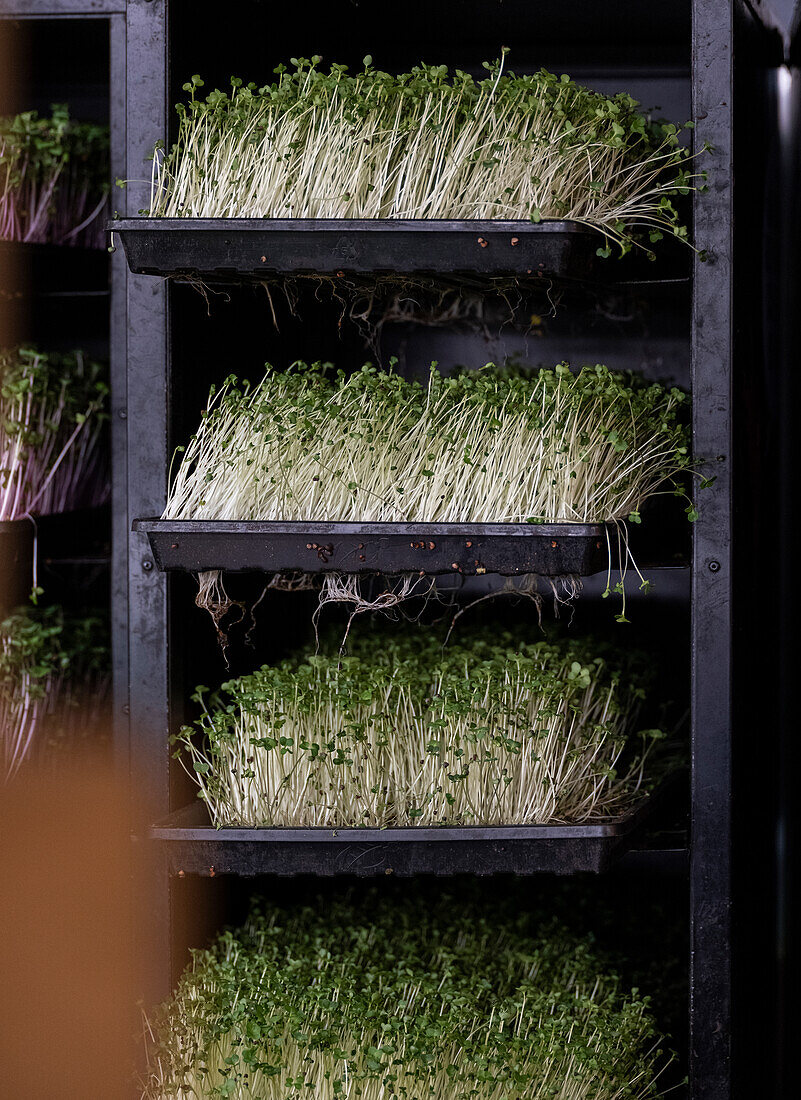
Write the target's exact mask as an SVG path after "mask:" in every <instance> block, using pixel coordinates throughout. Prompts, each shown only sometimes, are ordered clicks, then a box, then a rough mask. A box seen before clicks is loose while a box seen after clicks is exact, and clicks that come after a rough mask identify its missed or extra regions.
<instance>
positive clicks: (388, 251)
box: [107, 218, 603, 281]
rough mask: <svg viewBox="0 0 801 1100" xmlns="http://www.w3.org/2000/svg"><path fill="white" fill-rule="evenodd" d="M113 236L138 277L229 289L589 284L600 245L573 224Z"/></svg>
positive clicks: (414, 224)
mask: <svg viewBox="0 0 801 1100" xmlns="http://www.w3.org/2000/svg"><path fill="white" fill-rule="evenodd" d="M107 228H108V229H109V230H110V231H112V232H113V234H114V240H115V244H116V243H117V242H119V243H121V244H122V247H123V249H124V250H125V255H126V258H127V260H128V265H129V267H130V269H131V271H133V272H134V273H136V274H138V275H171V276H181V275H206V276H209V277H215V278H216V279H220V280H223V281H224V280H225V279H226V278H234V279H240V278H249V279H253V278H258V277H259V276H260V275H263V274H265V273H270V274H275V273H283V274H287V273H291V272H296V273H304V272H307V273H314V272H318V273H322V274H330V275H336V274H337V273H338V272H342V273H345V272H421V273H423V272H430V273H435V274H436V273H441V274H453V273H454V272H460V271H464V272H478V273H481V274H485V275H503V274H514V275H518V276H522V275H534V276H537V275H548V276H564V277H566V278H585V277H586V276H587V275H589V274H590V272H591V270H592V267H593V264H594V257H595V252H596V249H597V248H598V247H599V240H600V238H599V236H598V234H597V233H595V232H593V231H592V230H590V229H587V228H586V226H583V225H579V224H578V223H576V222H569V221H544V222H540V223H539V224H537V225H535V224H534V223H533V222H530V221H525V222H517V221H478V220H474V221H440V220H433V219H430V220H418V221H403V220H400V219H398V220H378V219H376V220H358V219H334V218H332V219H298V218H121V219H118V220H117V221H112V222H108V223H107ZM601 243H603V242H601Z"/></svg>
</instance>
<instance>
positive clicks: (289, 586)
mask: <svg viewBox="0 0 801 1100" xmlns="http://www.w3.org/2000/svg"><path fill="white" fill-rule="evenodd" d="M318 583H319V580H318V576H317V574H315V573H301V572H300V571H299V570H296V571H295V572H293V573H273V575H272V576H271V577H270V579H269V581H268V582H267V584H266V586H265V592H266V590H267V589H268V588H270V589H273V590H274V591H276V592H311V591H312V590H313V589H315V588H317V586H318ZM263 598H264V593H262V595H261V596H260V597H259V603H261V600H262V599H263Z"/></svg>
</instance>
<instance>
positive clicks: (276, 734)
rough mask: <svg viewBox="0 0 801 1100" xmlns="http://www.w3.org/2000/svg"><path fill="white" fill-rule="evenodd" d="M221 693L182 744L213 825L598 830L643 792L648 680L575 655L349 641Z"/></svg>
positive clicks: (382, 639)
mask: <svg viewBox="0 0 801 1100" xmlns="http://www.w3.org/2000/svg"><path fill="white" fill-rule="evenodd" d="M349 648H350V655H349V656H339V655H338V654H334V655H333V656H326V655H322V656H309V655H305V654H303V655H300V656H298V657H296V658H294V659H290V660H287V661H284V662H283V663H281V664H279V665H278V666H275V667H270V666H264V667H263V668H261V669H259V670H257V671H256V672H253V673H251V674H250V675H247V676H242V677H240V678H238V679H235V680H231V681H229V682H227V683H225V684H224V685H223V688H222V692H221V693H220V695H218V696H215V697H213V698H212V699H211V701H209V700H208V698H207V696H206V689H205V688H199V689H198V692H197V693H196V699H197V700H198V701H199V702H201V704H202V706H203V713H202V716H201V718H200V719H199V721H198V723H197V727H196V728H192V727H184V728H183V729H182V731H181V732H180V734H179V735H178V741H179V743H180V745H181V748H182V750H184V751H185V752H188V754H189V757H190V761H191V768H192V770H193V771H194V773H195V776H196V778H197V782H198V784H199V788H200V797H201V798H202V799H204V801H205V802H206V803H207V805H208V806H209V809H210V812H211V816H212V819H213V821H214V823H215V824H216V825H218V826H222V825H242V826H248V827H258V826H333V827H336V826H343V827H344V826H367V827H377V828H380V827H383V826H410V825H443V824H451V825H463V824H468V825H469V824H488V825H502V824H515V825H516V824H520V825H523V824H541V823H546V822H557V821H558V822H581V821H592V820H599V819H603V818H607V817H609V816H613V815H615V814H618V813H620V812H622V811H623V810H625V809H627V808H630V807H631V806H632V805H633V804H634V803H635V802H636V800H637V799H638V798H641V797H642V795H643V792H644V789H645V782H644V768H645V762H646V758H647V756H648V753H649V750H650V748H651V747H652V745H653V743H654V741H655V740H657V739H658V738H659V737H660V736H661V734H660V733H659V731H656V730H645V731H640V732H635V722H636V717H637V711H638V709H639V704H640V702H641V700H642V699H643V698H644V695H645V691H644V687H643V684H644V683H646V682H647V681H646V680H645V679H644V677H643V675H642V672H641V670H638V669H637V668H636V662H635V661H634V660H633V659H631V658H629V659H628V661H627V660H626V659H624V660H623V662H622V663H623V665H624V668H623V671H621V670H620V669H619V668H618V669H615V668H612V667H610V666H609V664H608V663H607V661H606V660H605V658H604V657H603V656H599V655H598V650H597V648H594V647H593V646H592V645H591V644H587V643H581V642H578V641H560V642H557V643H554V644H549V643H547V642H545V641H540V642H536V643H534V644H519V643H515V642H514V640H513V638H512V637H511V636H504V637H503V638H502V639H501V640H499V641H498V642H497V643H491V642H485V641H482V640H480V639H473V640H472V641H470V642H469V643H465V644H462V645H457V646H453V647H451V648H448V649H445V650H444V651H443V650H442V648H441V645H440V644H439V643H438V642H437V641H436V639H433V638H432V637H431V635H430V632H425V631H418V632H410V633H404V632H400V633H397V634H395V633H393V634H387V633H383V632H382V633H373V632H370V631H365V632H361V633H356V632H354V633H352V634H351V636H350V641H349Z"/></svg>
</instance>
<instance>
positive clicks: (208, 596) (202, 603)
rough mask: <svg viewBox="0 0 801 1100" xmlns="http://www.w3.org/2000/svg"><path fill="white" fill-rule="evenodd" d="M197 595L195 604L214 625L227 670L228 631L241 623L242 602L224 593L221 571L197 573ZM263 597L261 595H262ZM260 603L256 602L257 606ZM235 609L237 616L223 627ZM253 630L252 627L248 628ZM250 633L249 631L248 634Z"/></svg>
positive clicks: (242, 616) (245, 610) (244, 609)
mask: <svg viewBox="0 0 801 1100" xmlns="http://www.w3.org/2000/svg"><path fill="white" fill-rule="evenodd" d="M197 583H198V593H197V596H195V604H196V605H197V606H198V607H199V608H201V609H202V610H203V611H208V613H209V615H211V618H212V622H213V623H214V627H215V630H216V631H217V641H218V642H219V645H220V649H221V650H222V655H223V658H224V660H225V666H226V668H229V667H230V666H229V664H228V647H229V645H230V641H229V638H228V630H229V629H230V628H231V627H232V626H236V624H237V623H241V622H242V620H243V619H244V617H245V615H246V614H247V608H246V606H245V604H244V602H243V601H242V600H232V599H231V597H230V596H229V595H228V593H227V592H226V591H225V585H224V584H223V580H222V571H221V570H220V569H212V570H209V571H208V572H205V573H198V575H197ZM262 595H263V593H262ZM259 602H260V600H259V601H257V604H258V603H259ZM257 604H254V606H253V609H252V610H251V616H252V614H253V611H255V609H256V606H257ZM234 608H236V609H237V610H238V612H239V614H238V616H237V617H236V618H234V619H232V620H231V622H229V623H228V625H227V627H223V621H224V620H225V618H226V617H227V616H228V615H229V614H230V613H231V611H232V610H233V609H234ZM250 629H251V630H252V629H253V628H252V626H251V628H250ZM248 633H250V631H249V632H248Z"/></svg>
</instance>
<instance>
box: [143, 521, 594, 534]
mask: <svg viewBox="0 0 801 1100" xmlns="http://www.w3.org/2000/svg"><path fill="white" fill-rule="evenodd" d="M612 526H614V524H612V523H570V522H568V521H565V522H564V523H471V522H469V521H467V522H464V523H429V522H427V521H422V520H421V521H419V522H417V521H415V520H399V521H397V522H395V521H386V522H362V521H360V520H353V521H349V520H316V519H308V520H306V519H304V520H261V519H258V520H247V519H156V518H142V519H134V520H133V521H132V522H131V530H132V531H137V532H140V533H142V534H146V535H148V534H169V533H171V532H176V533H178V534H195V533H196V534H208V535H216V534H220V535H269V534H275V535H303V534H306V533H307V532H311V531H312V530H314V531H321V532H322V533H324V534H331V533H340V534H343V535H348V534H352V535H379V536H381V535H383V536H385V537H387V536H390V535H398V536H401V535H407V534H410V533H414V531H418V530H424V531H426V532H427V533H428V534H431V535H454V536H457V537H458V536H461V535H463V534H474V535H484V536H487V537H491V538H506V537H514V538H521V537H525V536H526V535H537V534H539V535H541V536H542V537H543V538H548V537H553V536H559V537H560V538H563V537H565V536H567V537H568V538H571V537H576V538H593V537H596V536H599V535H603V534H604V533H605V531H606V530H607V529H608V528H609V527H612Z"/></svg>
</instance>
